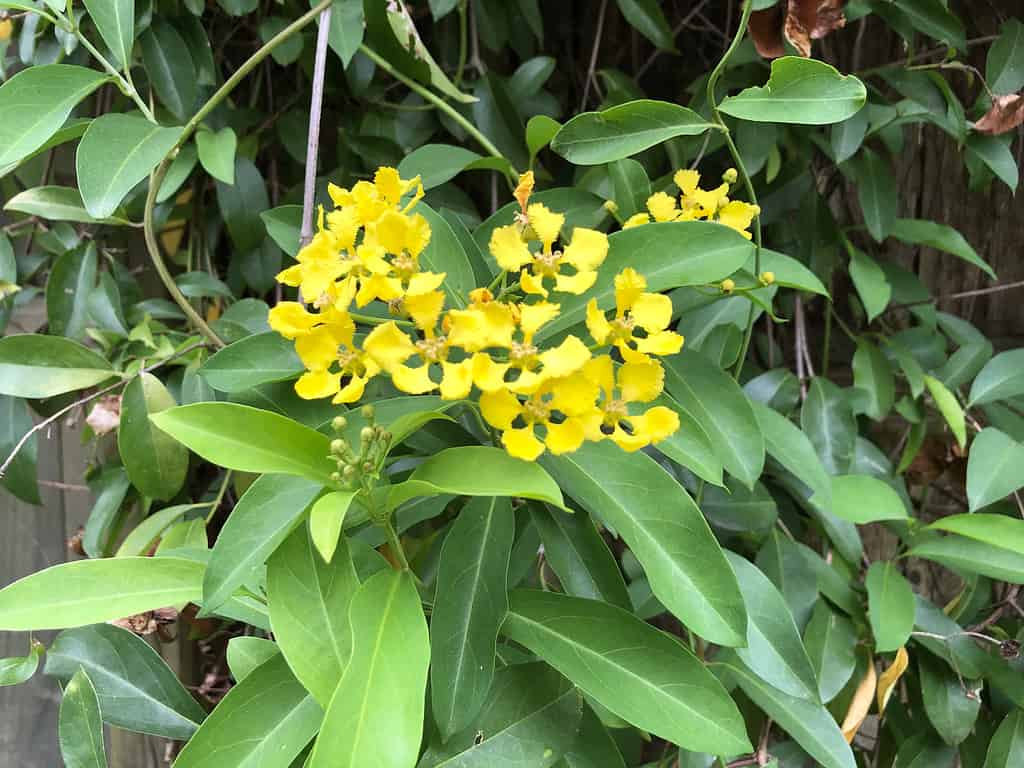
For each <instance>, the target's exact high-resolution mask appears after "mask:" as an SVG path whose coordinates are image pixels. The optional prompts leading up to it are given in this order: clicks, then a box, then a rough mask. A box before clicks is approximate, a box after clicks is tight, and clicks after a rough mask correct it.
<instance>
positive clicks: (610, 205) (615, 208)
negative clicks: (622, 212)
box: [604, 200, 619, 213]
mask: <svg viewBox="0 0 1024 768" xmlns="http://www.w3.org/2000/svg"><path fill="white" fill-rule="evenodd" d="M604 209H605V210H606V211H608V213H618V212H619V204H618V203H616V202H615V201H614V200H605V201H604Z"/></svg>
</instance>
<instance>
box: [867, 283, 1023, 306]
mask: <svg viewBox="0 0 1024 768" xmlns="http://www.w3.org/2000/svg"><path fill="white" fill-rule="evenodd" d="M1014 288H1024V280H1018V281H1017V282H1015V283H1003V284H1002V285H993V286H990V287H988V288H975V289H974V290H971V291H957V292H956V293H945V294H943V295H941V296H934V297H932V298H930V299H920V300H918V301H908V302H905V303H903V304H892V305H890V306H889V307H887V308H886V310H885V311H886V312H892V311H893V310H897V309H907V308H909V307H917V306H920V305H922V304H937V303H938V302H940V301H954V300H956V299H968V298H970V297H972V296H987V295H988V294H990V293H1002V292H1003V291H1010V290H1013V289H1014Z"/></svg>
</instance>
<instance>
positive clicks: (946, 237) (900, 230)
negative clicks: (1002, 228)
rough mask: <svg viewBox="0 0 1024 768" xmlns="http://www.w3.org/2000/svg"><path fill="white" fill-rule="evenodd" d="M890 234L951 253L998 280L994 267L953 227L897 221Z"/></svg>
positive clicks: (936, 223) (912, 220)
mask: <svg viewBox="0 0 1024 768" xmlns="http://www.w3.org/2000/svg"><path fill="white" fill-rule="evenodd" d="M889 234H890V235H892V236H893V237H895V238H896V239H897V240H902V241H903V242H905V243H910V244H912V245H923V246H927V247H928V248H934V249H936V250H938V251H943V252H945V253H950V254H952V255H953V256H956V257H957V258H960V259H963V260H964V261H966V262H967V263H968V264H973V265H974V266H976V267H977V268H978V269H980V270H982V271H983V272H985V274H987V275H988V276H989V277H991V278H992V279H993V280H995V279H996V273H995V271H994V270H993V269H992V267H990V266H989V265H988V264H986V263H985V261H984V260H983V259H982V258H981V256H979V255H978V252H977V251H975V250H974V248H972V247H971V244H970V243H968V242H967V241H966V240H965V239H964V236H963V235H961V234H960V233H959V232H957V231H956V230H955V229H953V227H949V226H946V225H945V224H939V223H938V222H935V221H927V220H926V219H896V221H895V222H894V223H893V225H892V229H891V230H890V232H889Z"/></svg>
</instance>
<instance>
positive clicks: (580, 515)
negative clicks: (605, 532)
mask: <svg viewBox="0 0 1024 768" xmlns="http://www.w3.org/2000/svg"><path fill="white" fill-rule="evenodd" d="M530 517H531V519H532V520H533V524H534V525H535V526H536V527H537V530H538V531H539V532H540V539H541V542H542V543H543V544H544V560H545V562H546V563H547V564H548V565H550V566H551V570H553V571H554V572H555V575H556V576H558V581H559V582H560V583H561V585H562V589H564V590H565V592H566V593H567V594H570V595H573V596H575V597H585V598H587V599H589V600H603V601H604V602H606V603H609V604H611V605H615V606H618V607H619V608H622V609H624V610H627V611H628V610H632V607H633V606H632V604H631V603H630V600H629V592H628V591H627V590H626V582H625V581H624V580H623V578H622V572H621V570H620V569H619V563H618V561H616V559H615V556H614V555H612V553H611V551H609V549H608V545H607V544H606V543H605V541H604V539H603V538H601V534H600V533H598V532H597V528H596V527H595V526H594V521H593V520H591V519H590V515H588V514H587V513H586V512H584V511H583V510H578V511H576V512H575V513H574V514H571V515H569V514H565V513H563V512H560V511H555V510H550V509H548V508H547V507H545V506H544V505H542V504H533V505H531V506H530Z"/></svg>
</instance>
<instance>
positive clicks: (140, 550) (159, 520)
mask: <svg viewBox="0 0 1024 768" xmlns="http://www.w3.org/2000/svg"><path fill="white" fill-rule="evenodd" d="M208 508H209V507H208V505H206V504H178V505H176V506H173V507H165V508H164V509H161V510H159V511H158V512H154V513H153V514H151V515H150V516H149V517H147V518H146V519H145V520H143V521H142V522H141V523H139V524H138V525H137V526H135V528H133V529H132V531H131V532H130V533H129V534H128V535H127V536H125V539H124V541H122V542H121V546H120V547H118V548H117V552H116V553H115V554H114V557H133V556H134V557H141V556H142V555H145V554H146V553H148V552H149V550H150V549H152V548H153V545H154V544H155V543H156V541H157V539H159V538H160V536H161V535H162V534H163V533H164V531H166V530H167V529H168V528H169V527H170V526H171V525H173V524H174V523H176V522H177V521H178V519H179V518H180V517H182V516H183V515H184V514H185V513H186V512H189V511H190V510H193V509H208Z"/></svg>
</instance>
